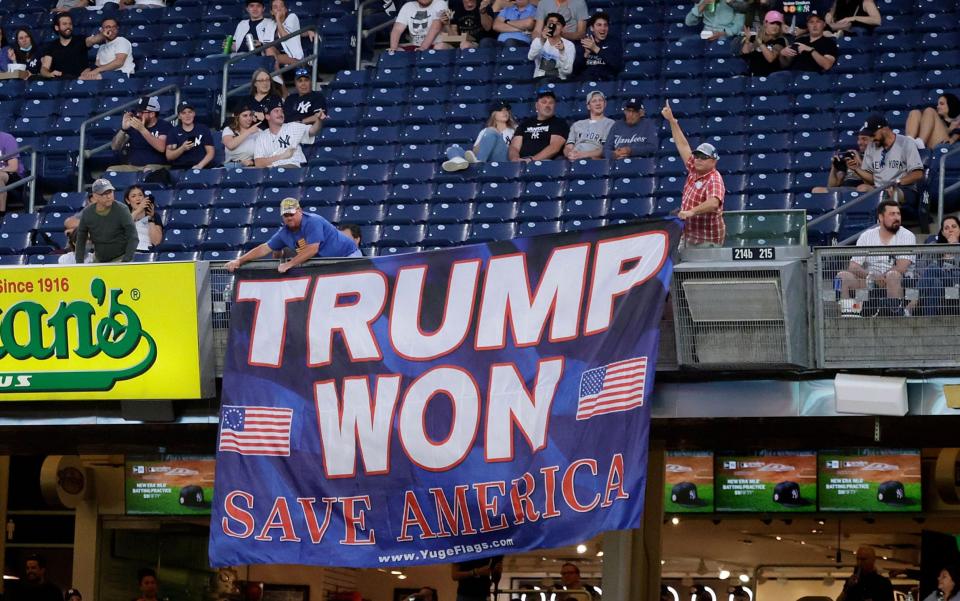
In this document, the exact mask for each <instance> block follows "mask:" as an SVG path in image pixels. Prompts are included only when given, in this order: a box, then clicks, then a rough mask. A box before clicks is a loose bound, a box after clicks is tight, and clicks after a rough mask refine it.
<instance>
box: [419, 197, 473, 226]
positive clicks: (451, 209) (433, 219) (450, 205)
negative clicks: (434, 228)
mask: <svg viewBox="0 0 960 601" xmlns="http://www.w3.org/2000/svg"><path fill="white" fill-rule="evenodd" d="M472 218H473V203H472V202H433V203H431V204H430V219H429V223H466V222H468V221H470V219H472Z"/></svg>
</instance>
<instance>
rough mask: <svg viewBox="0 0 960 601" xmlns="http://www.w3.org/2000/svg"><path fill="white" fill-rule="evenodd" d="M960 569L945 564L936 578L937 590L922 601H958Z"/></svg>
mask: <svg viewBox="0 0 960 601" xmlns="http://www.w3.org/2000/svg"><path fill="white" fill-rule="evenodd" d="M958 583H960V568H958V567H957V566H955V565H953V564H947V565H945V566H943V569H942V570H940V575H939V576H937V588H936V590H934V591H933V592H932V593H930V594H929V595H927V597H926V599H924V600H923V601H940V600H941V599H942V600H943V601H956V600H957V599H960V585H958Z"/></svg>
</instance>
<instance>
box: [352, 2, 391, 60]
mask: <svg viewBox="0 0 960 601" xmlns="http://www.w3.org/2000/svg"><path fill="white" fill-rule="evenodd" d="M382 3H383V0H363V2H360V3H359V4H357V2H354V5H355V6H356V11H357V60H356V67H357V71H359V70H360V57H361V55H362V54H363V40H364V38H367V37H370V36H371V35H373V34H375V33H377V32H378V31H380V30H381V29H386V28H387V27H388V26H392V25H393V24H394V22H395V21H396V20H397V19H396V18H393V19H391V20H389V21H385V22H383V23H380V24H379V25H374V26H373V27H371V28H370V29H368V30H367V31H364V30H363V9H364V8H365V7H367V6H368V5H370V4H382Z"/></svg>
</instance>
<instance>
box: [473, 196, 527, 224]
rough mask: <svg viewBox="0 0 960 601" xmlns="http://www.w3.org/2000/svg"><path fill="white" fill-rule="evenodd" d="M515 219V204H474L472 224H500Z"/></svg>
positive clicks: (478, 202) (479, 202)
mask: <svg viewBox="0 0 960 601" xmlns="http://www.w3.org/2000/svg"><path fill="white" fill-rule="evenodd" d="M516 218H517V203H515V202H481V201H480V200H479V199H478V200H477V202H476V203H474V207H473V219H472V221H473V222H494V223H502V222H505V221H513V220H515V219H516Z"/></svg>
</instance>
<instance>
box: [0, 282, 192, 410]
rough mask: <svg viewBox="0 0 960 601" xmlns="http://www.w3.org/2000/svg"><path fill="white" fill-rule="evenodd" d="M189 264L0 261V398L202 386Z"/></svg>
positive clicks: (149, 394)
mask: <svg viewBox="0 0 960 601" xmlns="http://www.w3.org/2000/svg"><path fill="white" fill-rule="evenodd" d="M202 266H203V267H205V266H206V265H205V264H202ZM199 267H200V265H198V264H193V263H136V264H134V263H126V264H98V265H75V266H64V267H56V266H44V267H11V268H4V269H0V401H14V400H16V401H23V400H97V399H188V398H201V397H202V396H204V392H205V390H204V389H205V388H208V387H207V386H204V379H203V377H202V372H203V371H204V370H203V369H202V368H203V366H202V365H201V351H200V347H201V336H202V334H203V333H202V332H200V330H199V326H198V323H200V320H198V317H197V316H198V309H202V307H199V306H198V305H199V303H198V293H197V292H198V286H199V284H198V282H200V281H201V278H198V275H197V274H198V269H199Z"/></svg>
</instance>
